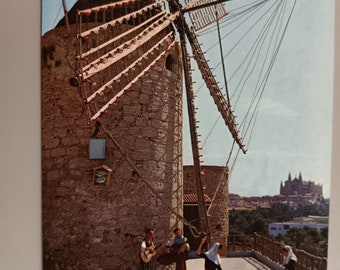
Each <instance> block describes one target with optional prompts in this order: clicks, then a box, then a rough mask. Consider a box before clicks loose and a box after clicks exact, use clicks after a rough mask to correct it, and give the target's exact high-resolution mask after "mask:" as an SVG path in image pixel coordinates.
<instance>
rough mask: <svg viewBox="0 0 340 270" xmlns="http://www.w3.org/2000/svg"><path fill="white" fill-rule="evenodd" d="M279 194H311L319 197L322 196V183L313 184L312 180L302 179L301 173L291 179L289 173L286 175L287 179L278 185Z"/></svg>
mask: <svg viewBox="0 0 340 270" xmlns="http://www.w3.org/2000/svg"><path fill="white" fill-rule="evenodd" d="M280 195H286V196H289V195H302V196H308V195H309V196H311V195H313V197H317V198H319V199H321V198H323V195H322V185H320V184H315V183H314V182H312V181H310V180H309V181H304V180H303V179H302V176H301V173H300V174H299V177H298V178H297V177H294V179H292V177H291V175H290V173H289V175H288V179H287V180H286V181H285V182H284V184H283V183H282V182H281V185H280Z"/></svg>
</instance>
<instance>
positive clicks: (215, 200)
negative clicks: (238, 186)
mask: <svg viewBox="0 0 340 270" xmlns="http://www.w3.org/2000/svg"><path fill="white" fill-rule="evenodd" d="M201 171H202V173H201V175H202V184H203V190H204V194H206V195H208V196H209V197H210V199H211V200H212V203H211V206H210V209H209V212H208V221H209V227H210V233H211V242H212V243H215V242H219V243H221V244H223V245H224V246H225V247H226V246H227V245H228V233H229V223H228V219H229V215H228V196H229V191H228V170H226V169H225V167H223V166H201ZM193 177H194V167H193V166H184V167H183V179H184V180H183V181H184V193H196V182H195V180H194V178H193ZM207 207H209V205H207ZM193 242H194V240H193ZM223 251H224V254H223V255H227V248H225V249H224V250H223Z"/></svg>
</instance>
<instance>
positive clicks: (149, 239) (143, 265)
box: [139, 229, 156, 270]
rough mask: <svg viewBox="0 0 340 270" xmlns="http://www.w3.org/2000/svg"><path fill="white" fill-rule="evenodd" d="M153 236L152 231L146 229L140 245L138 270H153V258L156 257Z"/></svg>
mask: <svg viewBox="0 0 340 270" xmlns="http://www.w3.org/2000/svg"><path fill="white" fill-rule="evenodd" d="M153 236H154V231H153V229H147V230H146V235H145V238H144V241H143V242H142V244H141V251H140V263H139V270H154V269H155V263H154V260H153V256H154V255H156V248H155V245H154V243H153Z"/></svg>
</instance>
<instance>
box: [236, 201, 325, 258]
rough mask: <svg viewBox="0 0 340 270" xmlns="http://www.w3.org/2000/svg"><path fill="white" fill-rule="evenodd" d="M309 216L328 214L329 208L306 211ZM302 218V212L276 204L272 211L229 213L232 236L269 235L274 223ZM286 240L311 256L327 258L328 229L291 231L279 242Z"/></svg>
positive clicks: (259, 210) (306, 228) (281, 237)
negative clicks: (269, 227) (270, 225)
mask: <svg viewBox="0 0 340 270" xmlns="http://www.w3.org/2000/svg"><path fill="white" fill-rule="evenodd" d="M305 212H306V213H307V214H308V215H311V214H316V213H319V214H320V213H323V214H327V213H328V209H327V208H309V209H307V210H305ZM299 216H301V211H300V210H297V211H294V210H292V209H290V208H289V207H288V206H287V205H284V204H276V205H273V206H272V208H270V209H262V208H259V209H256V210H252V211H238V210H234V209H233V210H230V211H229V231H230V234H234V233H237V234H253V233H258V234H263V235H268V225H269V224H270V223H273V222H286V221H292V220H293V218H294V217H299ZM281 239H282V240H284V242H285V243H287V244H289V245H291V246H293V247H295V248H298V249H303V250H305V251H307V252H309V253H311V254H314V255H316V256H321V257H327V246H328V229H327V228H326V229H322V230H320V231H317V230H316V229H312V228H308V227H305V228H303V229H295V228H294V229H293V228H292V229H290V230H288V231H287V234H286V235H285V236H280V237H278V238H277V240H281Z"/></svg>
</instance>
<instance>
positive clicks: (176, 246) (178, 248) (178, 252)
mask: <svg viewBox="0 0 340 270" xmlns="http://www.w3.org/2000/svg"><path fill="white" fill-rule="evenodd" d="M173 233H174V234H175V237H174V238H173V239H171V240H170V241H169V242H168V243H167V244H166V247H167V248H168V249H169V252H168V253H164V254H162V255H161V256H159V257H158V258H157V262H159V263H160V264H162V265H169V264H172V263H176V270H186V269H187V267H186V256H185V252H186V251H189V249H190V246H189V244H188V243H187V238H186V237H184V236H183V235H182V233H181V229H179V228H176V229H174V230H173Z"/></svg>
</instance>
